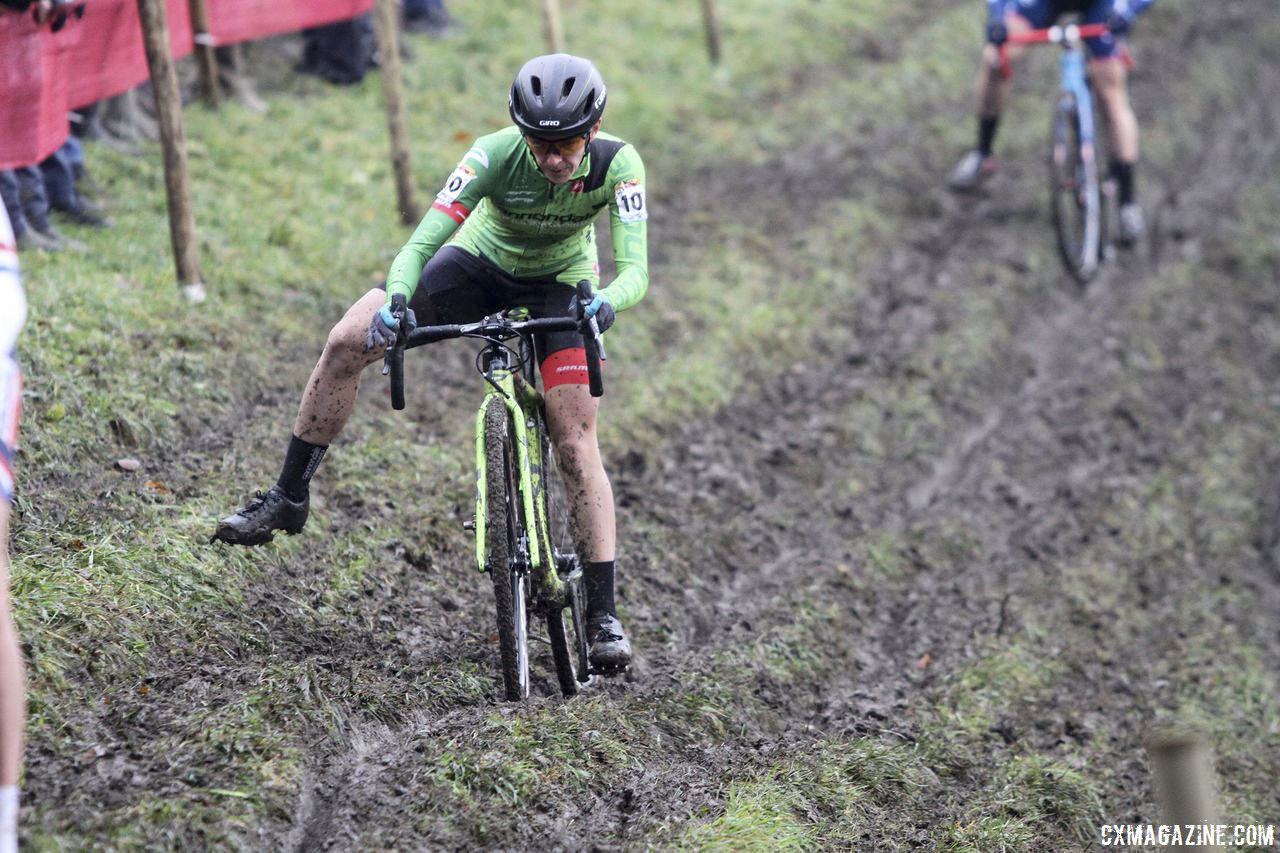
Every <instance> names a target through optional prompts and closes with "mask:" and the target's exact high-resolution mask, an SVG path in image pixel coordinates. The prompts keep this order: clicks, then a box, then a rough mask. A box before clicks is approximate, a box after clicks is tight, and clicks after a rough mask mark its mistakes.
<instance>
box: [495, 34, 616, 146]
mask: <svg viewBox="0 0 1280 853" xmlns="http://www.w3.org/2000/svg"><path fill="white" fill-rule="evenodd" d="M604 101H605V89H604V78H602V77H601V76H600V72H599V71H598V70H596V67H595V65H593V64H592V63H591V60H589V59H583V58H582V57H580V56H570V55H569V54H567V53H549V54H547V55H546V56H535V57H534V58H533V59H530V60H529V61H528V62H526V63H525V64H524V67H523V68H521V69H520V73H519V74H517V75H516V79H515V82H514V83H512V84H511V97H510V99H509V100H508V101H507V106H508V108H509V109H510V110H511V120H512V121H514V122H515V123H516V127H518V128H520V129H521V130H522V131H524V132H525V133H528V134H531V135H533V136H537V137H539V138H541V139H568V138H570V137H573V136H583V135H585V134H586V133H587V131H589V130H591V127H592V125H594V124H595V123H596V121H598V120H599V118H600V116H602V115H603V114H604Z"/></svg>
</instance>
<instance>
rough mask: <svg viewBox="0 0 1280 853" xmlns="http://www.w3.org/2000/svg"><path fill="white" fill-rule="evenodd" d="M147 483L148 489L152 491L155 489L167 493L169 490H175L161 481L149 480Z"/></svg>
mask: <svg viewBox="0 0 1280 853" xmlns="http://www.w3.org/2000/svg"><path fill="white" fill-rule="evenodd" d="M145 485H146V487H147V488H148V489H151V490H152V491H155V492H164V493H165V494H168V493H169V492H172V491H173V489H170V488H169V487H168V486H166V485H165V484H164V483H159V482H156V481H155V480H147V482H146V484H145Z"/></svg>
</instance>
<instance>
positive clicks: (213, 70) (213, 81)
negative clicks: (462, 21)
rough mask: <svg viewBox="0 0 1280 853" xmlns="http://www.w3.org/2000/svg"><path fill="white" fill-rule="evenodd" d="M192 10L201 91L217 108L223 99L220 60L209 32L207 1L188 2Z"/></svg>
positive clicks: (189, 0) (212, 105)
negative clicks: (219, 74) (220, 81)
mask: <svg viewBox="0 0 1280 853" xmlns="http://www.w3.org/2000/svg"><path fill="white" fill-rule="evenodd" d="M188 3H189V4H190V8H191V29H193V30H194V31H195V34H194V35H195V43H196V58H197V60H198V65H199V68H200V91H201V92H202V93H203V94H204V99H205V101H206V102H208V104H209V106H211V107H217V106H218V101H219V100H220V99H221V94H222V93H221V91H220V89H219V86H218V59H217V57H216V56H214V52H213V49H214V48H215V47H216V46H217V45H216V44H215V42H214V39H213V34H212V33H210V32H209V10H208V8H207V7H206V6H205V0H188Z"/></svg>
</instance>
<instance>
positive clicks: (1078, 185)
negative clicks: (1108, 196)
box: [1049, 95, 1102, 284]
mask: <svg viewBox="0 0 1280 853" xmlns="http://www.w3.org/2000/svg"><path fill="white" fill-rule="evenodd" d="M1078 110H1079V105H1078V104H1077V103H1076V98H1075V97H1074V96H1073V95H1063V96H1062V97H1061V98H1060V99H1059V100H1058V103H1057V105H1056V107H1055V108H1054V112H1053V127H1052V136H1051V140H1052V145H1051V147H1050V150H1049V205H1050V210H1051V212H1052V214H1053V227H1054V230H1055V231H1056V232H1057V235H1058V249H1059V251H1060V252H1061V254H1062V262H1063V264H1064V265H1065V266H1066V268H1067V272H1069V273H1071V275H1072V276H1074V277H1075V279H1076V280H1077V281H1079V282H1080V283H1081V284H1085V283H1086V282H1088V281H1089V280H1090V279H1092V278H1093V277H1094V275H1096V274H1097V272H1098V267H1099V265H1100V263H1101V260H1102V183H1101V181H1100V180H1099V175H1098V171H1099V170H1098V157H1097V150H1096V149H1095V147H1094V145H1093V143H1092V142H1086V141H1085V140H1084V138H1083V134H1082V133H1081V131H1080V115H1079V112H1078Z"/></svg>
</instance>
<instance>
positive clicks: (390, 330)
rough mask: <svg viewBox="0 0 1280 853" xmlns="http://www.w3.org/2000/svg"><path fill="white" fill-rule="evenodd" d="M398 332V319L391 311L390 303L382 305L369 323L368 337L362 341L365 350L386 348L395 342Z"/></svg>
mask: <svg viewBox="0 0 1280 853" xmlns="http://www.w3.org/2000/svg"><path fill="white" fill-rule="evenodd" d="M399 333H400V321H399V320H398V319H397V318H396V317H395V315H393V314H392V313H391V306H390V305H383V306H382V308H381V309H380V310H379V311H378V313H377V314H374V315H373V322H371V323H370V324H369V337H368V338H366V339H365V342H364V348H365V352H368V351H369V350H371V349H386V348H387V347H389V346H391V345H392V344H393V343H395V342H396V335H398V334H399Z"/></svg>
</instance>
